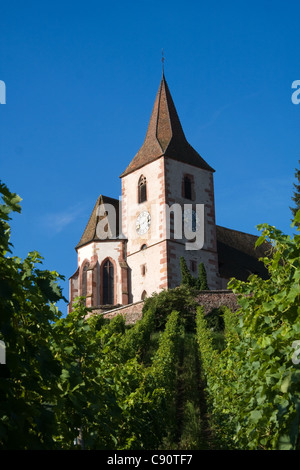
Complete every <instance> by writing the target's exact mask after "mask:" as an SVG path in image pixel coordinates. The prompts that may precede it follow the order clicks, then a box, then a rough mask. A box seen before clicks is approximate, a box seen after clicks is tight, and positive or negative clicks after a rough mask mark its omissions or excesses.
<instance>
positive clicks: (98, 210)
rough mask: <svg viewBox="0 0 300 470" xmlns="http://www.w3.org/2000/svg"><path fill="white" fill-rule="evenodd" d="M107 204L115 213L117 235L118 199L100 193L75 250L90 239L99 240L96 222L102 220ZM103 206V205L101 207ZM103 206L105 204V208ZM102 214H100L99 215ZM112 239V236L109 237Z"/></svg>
mask: <svg viewBox="0 0 300 470" xmlns="http://www.w3.org/2000/svg"><path fill="white" fill-rule="evenodd" d="M108 205H112V206H113V207H114V209H115V213H116V237H115V238H118V235H119V200H118V199H114V198H112V197H108V196H103V195H102V194H101V195H100V196H99V197H98V199H97V201H96V204H95V206H94V209H93V211H92V213H91V216H90V218H89V221H88V223H87V225H86V227H85V230H84V232H83V234H82V237H81V239H80V241H79V243H78V244H77V245H76V247H75V249H76V250H77V249H78V248H80V247H81V246H83V245H86V244H87V243H90V242H92V241H101V240H102V239H101V238H99V237H98V236H97V224H98V222H99V221H100V220H103V219H104V218H105V217H106V215H104V214H105V209H106V208H109V206H108ZM101 206H103V207H101ZM105 206H107V207H106V208H105ZM101 214H102V215H101ZM111 239H112V238H111Z"/></svg>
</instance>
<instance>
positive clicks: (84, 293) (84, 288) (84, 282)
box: [81, 263, 90, 297]
mask: <svg viewBox="0 0 300 470" xmlns="http://www.w3.org/2000/svg"><path fill="white" fill-rule="evenodd" d="M89 266H90V265H89V263H86V264H85V265H84V267H83V270H82V278H81V286H82V287H81V295H82V296H83V297H86V296H87V271H88V269H89Z"/></svg>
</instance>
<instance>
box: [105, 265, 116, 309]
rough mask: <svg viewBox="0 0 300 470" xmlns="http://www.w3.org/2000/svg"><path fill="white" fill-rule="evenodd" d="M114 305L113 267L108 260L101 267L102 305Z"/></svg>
mask: <svg viewBox="0 0 300 470" xmlns="http://www.w3.org/2000/svg"><path fill="white" fill-rule="evenodd" d="M113 304H114V266H113V264H112V262H111V261H110V260H109V259H108V260H106V261H105V262H104V265H103V305H113Z"/></svg>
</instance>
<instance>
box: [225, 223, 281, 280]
mask: <svg viewBox="0 0 300 470" xmlns="http://www.w3.org/2000/svg"><path fill="white" fill-rule="evenodd" d="M216 231H217V251H218V261H219V273H220V276H221V277H223V278H225V279H230V278H232V277H235V278H237V279H239V280H240V281H246V280H247V279H248V277H249V276H250V274H257V275H258V276H260V277H261V278H262V279H268V278H269V273H268V270H267V268H266V267H265V265H264V264H263V262H262V261H260V260H259V258H263V257H267V256H269V255H270V252H271V250H272V246H271V245H270V244H269V243H267V242H265V243H263V244H262V245H260V246H258V247H257V248H255V243H256V241H257V239H258V236H256V235H252V234H250V233H245V232H240V231H238V230H232V229H229V228H225V227H221V226H219V225H217V226H216Z"/></svg>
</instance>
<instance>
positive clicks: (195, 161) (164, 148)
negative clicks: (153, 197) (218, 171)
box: [121, 75, 214, 178]
mask: <svg viewBox="0 0 300 470" xmlns="http://www.w3.org/2000/svg"><path fill="white" fill-rule="evenodd" d="M161 156H165V157H169V158H171V159H174V160H178V161H180V162H183V163H188V164H190V165H193V166H196V167H199V168H203V169H205V170H209V171H214V169H213V168H211V167H210V166H209V165H208V164H207V163H206V162H205V160H203V158H202V157H201V156H200V155H199V154H198V152H196V150H194V149H193V147H192V146H191V145H190V144H189V143H188V141H187V140H186V137H185V135H184V132H183V130H182V127H181V123H180V120H179V117H178V114H177V111H176V108H175V105H174V102H173V99H172V96H171V93H170V90H169V87H168V85H167V82H166V79H165V76H164V75H163V76H162V80H161V82H160V85H159V89H158V92H157V95H156V99H155V103H154V107H153V110H152V114H151V118H150V122H149V126H148V130H147V134H146V137H145V140H144V143H143V145H142V147H141V148H140V150H139V151H138V153H137V154H136V155H135V157H134V158H133V160H132V161H131V163H130V164H129V165H128V167H127V168H126V170H125V171H124V172H123V173H122V175H121V178H122V177H123V176H125V175H127V174H129V173H131V172H132V171H135V170H137V169H138V168H142V167H143V166H144V165H146V164H147V163H150V162H152V161H154V160H156V159H157V158H159V157H161Z"/></svg>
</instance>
